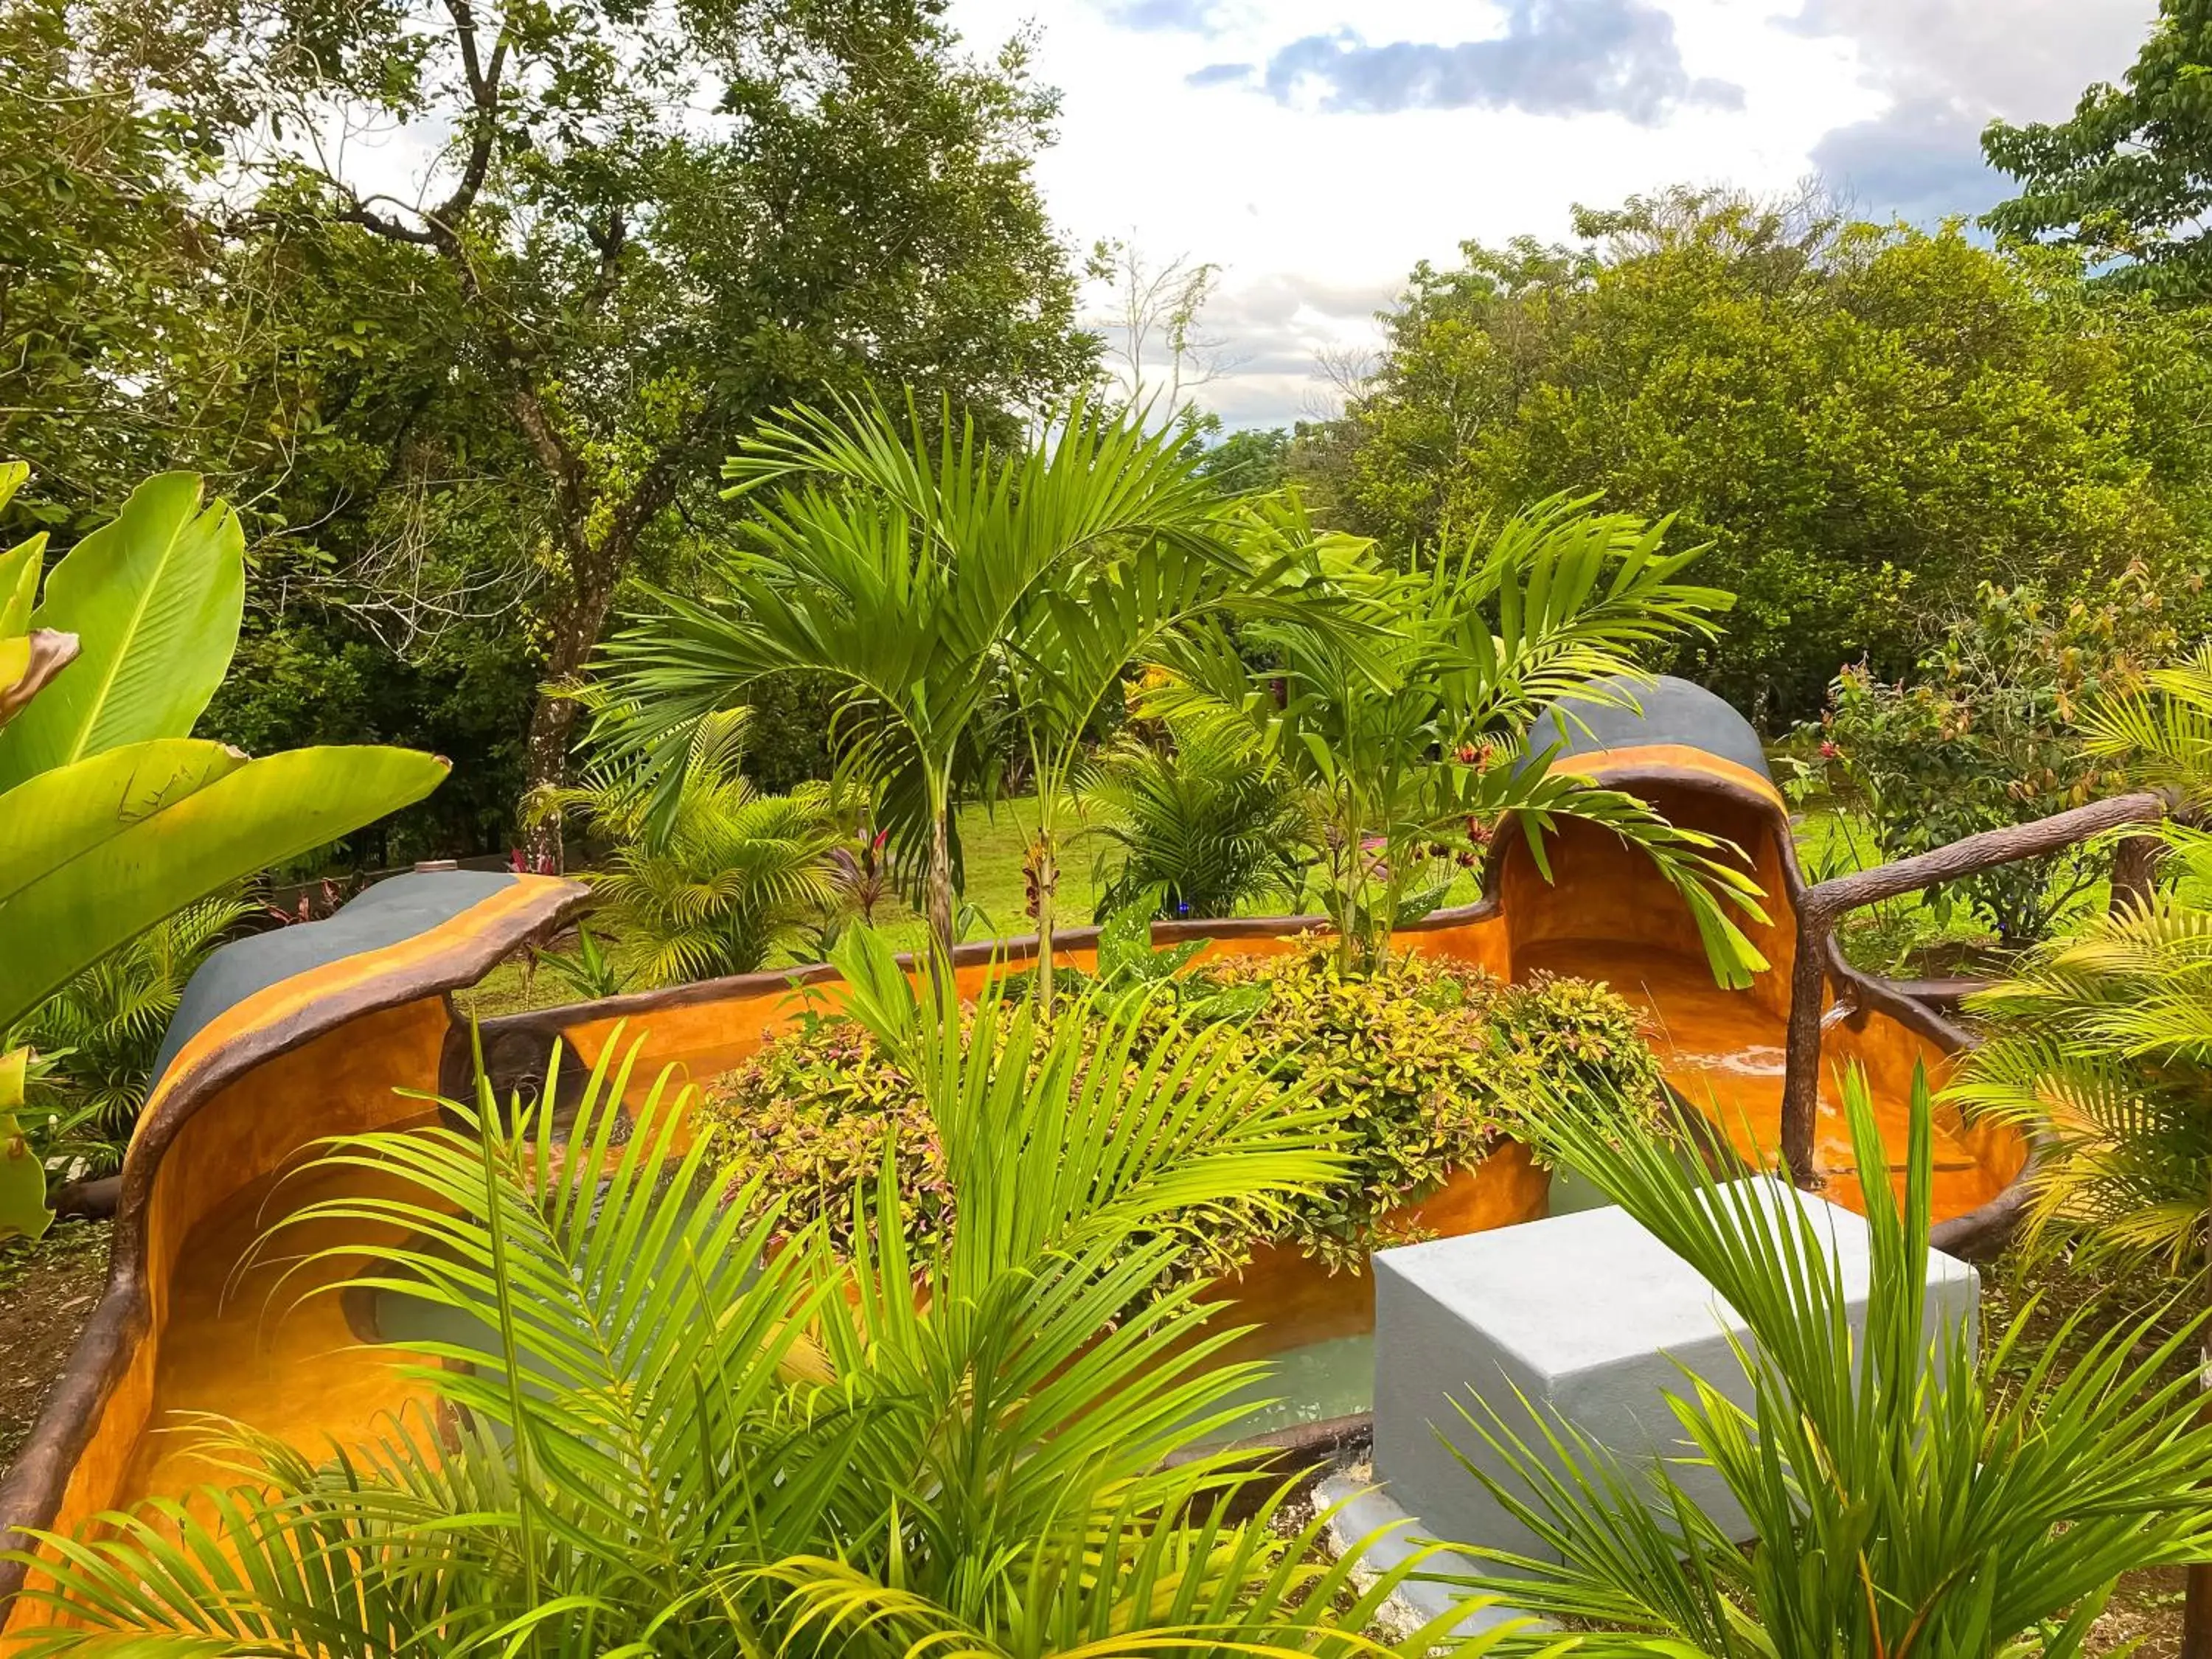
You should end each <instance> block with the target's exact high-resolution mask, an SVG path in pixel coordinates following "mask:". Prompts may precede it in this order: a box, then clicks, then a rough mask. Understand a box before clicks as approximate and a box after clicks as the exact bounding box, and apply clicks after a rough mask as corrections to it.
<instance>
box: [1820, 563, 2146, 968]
mask: <svg viewBox="0 0 2212 1659" xmlns="http://www.w3.org/2000/svg"><path fill="white" fill-rule="evenodd" d="M2176 643H2177V635H2176V630H2175V629H2174V626H2173V623H2172V613H2171V611H2170V609H2169V607H2168V606H2167V605H2166V603H2165V602H2164V600H2163V599H2162V597H2161V595H2160V592H2159V591H2158V589H2157V587H2156V586H2154V584H2153V582H2152V580H2151V579H2150V576H2149V574H2148V573H2147V572H2145V571H2143V570H2142V569H2141V568H2130V569H2129V570H2127V571H2125V572H2124V573H2122V574H2121V575H2120V576H2119V577H2118V578H2117V579H2116V580H2113V581H2112V582H2111V583H2110V584H2108V585H2106V586H2104V587H2103V588H2102V589H2101V591H2098V592H2093V593H2092V594H2090V595H2088V596H2087V597H2084V598H2081V599H2074V600H2071V601H2066V600H2057V599H2052V598H2051V597H2050V596H2049V595H2048V594H2047V593H2046V592H2045V591H2044V590H2043V589H2041V588H2040V587H2039V586H2036V585H2034V584H2027V585H2023V586H2020V587H2016V588H2003V587H1996V586H1984V587H1983V588H1982V590H1981V592H1979V593H1978V595H1976V598H1975V603H1974V605H1973V607H1972V609H1971V610H1970V611H1967V612H1966V614H1964V615H1963V616H1961V617H1958V618H1957V619H1956V620H1954V622H1953V623H1951V624H1950V625H1949V627H1948V628H1947V629H1946V630H1945V632H1944V635H1943V639H1942V644H1941V646H1940V647H1937V648H1936V650H1934V651H1932V652H1931V653H1929V654H1928V655H1926V656H1924V657H1923V659H1921V661H1920V664H1919V668H1918V671H1917V674H1916V675H1915V677H1914V678H1912V679H1911V680H1910V681H1905V682H1900V683H1898V684H1886V683H1884V682H1882V681H1881V680H1878V679H1877V678H1875V676H1874V674H1873V672H1872V671H1870V670H1869V669H1868V668H1866V667H1864V666H1861V667H1857V668H1847V669H1845V670H1844V672H1843V673H1842V675H1841V676H1839V677H1838V679H1837V681H1836V683H1835V685H1834V687H1833V689H1832V693H1831V702H1830V707H1829V709H1828V712H1827V713H1826V715H1824V716H1823V717H1822V720H1821V722H1820V732H1819V738H1820V745H1819V749H1818V750H1817V753H1818V755H1819V757H1820V764H1821V768H1822V769H1823V770H1825V771H1826V772H1827V773H1828V774H1829V775H1830V793H1832V795H1834V796H1835V797H1836V798H1838V799H1844V800H1856V801H1857V802H1858V803H1860V804H1862V805H1863V806H1864V807H1865V809H1866V811H1867V813H1868V815H1869V818H1870V819H1871V822H1872V824H1873V827H1874V834H1875V843H1876V845H1877V846H1878V848H1880V851H1881V855H1882V857H1883V858H1886V859H1898V858H1905V857H1908V856H1910V855H1911V854H1916V853H1925V852H1929V851H1932V850H1933V849H1934V848H1938V847H1942V846H1944V845H1946V844H1948V842H1954V841H1957V840H1959V839H1960V838H1961V837H1962V836H1969V835H1973V834H1976V833H1978V832H1979V831H1981V830H1984V829H1998V828H2001V827H2002V826H2003V825H2006V824H2011V823H2025V822H2027V821H2028V820H2029V819H2033V818H2039V817H2047V816H2049V815H2050V814H2051V813H2053V812H2061V811H2065V810H2067V809H2068V808H2069V807H2074V806H2080V805H2083V804H2084V803H2086V802H2087V801H2089V800H2091V799H2095V798H2097V797H2099V796H2102V795H2106V794H2112V793H2118V790H2119V789H2120V787H2122V786H2123V785H2124V782H2125V774H2124V771H2123V769H2122V768H2121V767H2120V765H2119V764H2118V763H2116V762H2115V761H2114V760H2113V759H2112V757H2107V756H2100V755H2099V754H2096V753H2094V752H2093V751H2092V750H2090V749H2089V748H2088V747H2087V746H2085V745H2084V744H2083V743H2082V741H2081V733H2080V730H2079V727H2078V726H2077V724H2076V722H2077V720H2078V719H2079V717H2080V716H2081V714H2082V713H2083V712H2084V711H2085V710H2086V709H2087V708H2088V707H2090V706H2091V705H2092V704H2093V702H2096V701H2097V700H2099V699H2100V698H2104V697H2111V696H2119V695H2122V694H2124V693H2126V692H2129V691H2130V690H2140V689H2141V688H2142V686H2143V684H2145V676H2146V674H2147V673H2148V671H2150V670H2151V669H2152V668H2154V666H2155V665H2157V664H2159V663H2160V662H2161V661H2162V660H2164V659H2166V657H2167V656H2169V655H2170V654H2171V653H2172V652H2173V650H2174V648H2175V646H2176ZM2105 862H2106V855H2105V854H2103V853H2102V852H2101V851H2099V850H2095V849H2090V848H2075V849H2072V850H2069V851H2067V852H2063V853H2056V854H2050V855H2049V856H2047V857H2044V858H2038V859H2023V860H2020V861H2018V862H2017V863H2014V864H2008V865H2002V866H1998V867H1997V868H1996V869H1994V870H1990V871H1985V872H1983V873H1982V874H1980V875H1978V876H1970V877H1967V878H1965V879H1964V880H1962V881H1960V882H1957V883H1955V884H1948V885H1947V886H1946V887H1943V888H1939V889H1936V890H1935V891H1934V892H1933V893H1932V894H1931V895H1930V902H1931V904H1932V905H1933V907H1934V909H1935V912H1936V921H1937V922H1938V923H1939V925H1940V924H1941V923H1942V921H1945V920H1946V919H1947V915H1948V909H1949V907H1950V906H1951V904H1952V903H1953V902H1954V894H1955V897H1956V899H1957V900H1958V901H1960V902H1964V903H1966V905H1968V906H1970V907H1972V909H1973V910H1975V911H1976V912H1977V913H1978V914H1979V915H1982V916H1984V917H1986V918H1987V919H1988V921H1989V922H1990V925H1992V926H1993V927H1996V931H1997V936H1998V939H1999V941H2000V943H2001V944H2002V945H2005V946H2008V947H2011V948H2018V947H2019V946H2021V945H2026V944H2027V943H2029V942H2030V941H2032V940H2034V939H2040V938H2042V937H2043V936H2044V935H2045V934H2046V933H2049V932H2050V930H2051V927H2052V926H2053V925H2054V924H2055V923H2056V922H2057V920H2058V919H2059V918H2060V917H2061V916H2062V915H2064V914H2065V913H2066V911H2067V909H2068V908H2069V905H2071V904H2072V902H2074V901H2075V899H2077V898H2078V897H2079V896H2080V895H2081V893H2082V892H2084V891H2085V890H2087V889H2088V888H2089V887H2091V886H2092V885H2093V884H2094V883H2096V882H2097V880H2098V879H2099V878H2100V877H2101V876H2102V874H2103V873H2104V868H2103V866H2104V865H2105Z"/></svg>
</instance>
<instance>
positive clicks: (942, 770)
mask: <svg viewBox="0 0 2212 1659" xmlns="http://www.w3.org/2000/svg"><path fill="white" fill-rule="evenodd" d="M940 425H941V432H940V433H939V435H937V436H934V437H933V435H932V434H931V431H930V428H929V426H928V423H927V422H925V421H924V420H923V418H922V415H921V410H920V409H919V408H917V407H916V406H915V404H914V402H913V401H912V399H911V398H909V400H908V404H907V407H906V410H905V412H904V416H903V418H901V417H897V416H893V415H892V414H891V412H890V410H886V409H885V408H884V406H883V405H882V404H878V403H868V404H845V403H840V404H837V405H836V407H835V409H834V410H827V411H824V410H810V409H799V410H793V411H792V412H791V413H789V414H788V415H787V416H785V417H784V419H783V420H782V421H781V422H780V423H776V424H772V425H769V426H767V427H764V428H762V429H761V431H760V432H759V433H757V435H755V436H754V437H752V438H750V439H749V440H748V441H747V442H746V443H745V445H744V447H743V448H742V449H741V450H740V451H739V453H738V454H737V455H735V456H733V457H732V459H731V460H730V462H729V464H728V465H727V466H726V468H725V476H726V477H728V478H730V479H731V480H732V488H731V489H730V491H729V494H730V495H732V496H733V497H737V498H741V499H743V500H744V501H745V502H746V503H747V505H748V506H749V507H750V509H751V513H750V518H749V519H748V520H747V521H746V524H745V526H744V532H743V533H744V544H743V545H741V546H740V547H739V548H738V549H737V550H734V551H733V552H732V554H731V555H730V556H728V558H727V559H726V562H725V563H724V565H723V567H722V568H721V570H720V576H721V578H722V580H723V582H724V583H725V585H726V588H727V590H728V594H729V599H728V602H727V603H726V604H722V603H711V602H707V601H702V600H699V599H689V598H683V597H678V596H675V595H670V594H663V595H660V596H659V599H660V600H661V603H662V605H663V606H664V608H665V615H661V616H656V617H651V618H649V619H641V620H640V621H639V622H638V623H636V624H635V625H634V626H633V627H631V628H630V629H628V630H626V631H625V632H624V633H623V635H621V636H620V637H619V638H617V640H616V641H613V642H612V643H611V645H610V646H609V647H607V651H606V655H607V658H608V659H609V661H610V664H611V673H610V680H611V684H614V685H615V686H617V688H618V689H619V692H620V695H621V696H623V697H624V698H625V699H627V700H629V702H633V703H635V705H636V706H637V708H639V710H640V711H641V716H642V719H641V722H640V723H639V724H638V725H637V726H636V727H635V729H634V730H633V731H632V732H629V733H628V734H627V735H625V736H624V737H623V738H622V741H623V742H624V743H626V744H628V745H629V748H630V749H631V750H632V751H633V752H636V753H639V754H641V755H642V756H644V757H646V758H645V764H646V765H647V768H648V769H649V770H651V771H652V772H653V774H654V775H656V777H657V778H658V779H659V781H660V783H661V785H662V787H663V789H664V794H663V796H662V802H663V808H664V811H665V805H666V802H667V799H669V797H668V795H667V793H665V792H666V791H667V790H669V789H671V788H672V778H673V776H674V774H675V771H676V769H677V768H678V764H679V757H680V750H681V743H682V735H681V734H683V733H684V732H686V731H687V730H688V729H689V727H690V725H691V723H693V722H695V721H696V720H697V719H698V718H699V717H700V716H701V715H702V714H706V713H708V712H709V711H711V710H714V709H717V708H726V707H729V706H731V705H732V703H733V702H737V701H738V700H741V699H742V698H743V697H744V695H745V689H746V688H747V687H748V686H750V685H752V684H757V682H759V681H760V680H762V679H763V678H769V677H771V676H781V675H793V674H806V675H811V676H818V677H823V678H827V679H828V680H829V681H830V682H831V683H833V684H836V685H838V686H840V687H841V688H842V696H841V701H840V703H839V707H838V710H837V719H836V727H835V739H836V745H837V747H838V750H839V751H840V755H841V764H842V766H844V767H845V768H846V769H848V771H849V772H850V773H851V774H852V775H854V776H857V777H860V778H861V779H863V780H865V781H867V782H868V783H869V784H870V785H872V787H874V788H875V789H876V790H877V810H878V815H879V819H880V822H881V823H883V824H884V827H885V828H886V829H889V830H890V833H891V836H892V841H893V842H894V845H895V848H896V850H897V851H898V852H899V853H900V854H902V858H903V859H904V860H905V861H906V862H908V864H909V865H911V866H915V867H918V868H920V869H921V871H922V872H924V882H923V884H924V889H925V905H924V908H925V910H926V912H927V917H928V920H929V925H930V928H931V932H932V934H933V939H934V940H935V942H936V945H937V947H938V948H939V951H950V950H951V945H952V942H953V938H954V927H955V905H956V893H955V888H956V879H955V869H956V860H957V849H956V847H955V844H954V829H953V822H952V812H951V808H952V799H953V792H954V787H955V785H956V782H957V781H958V779H959V777H960V776H961V775H962V773H963V770H964V769H973V768H975V766H976V765H977V764H978V762H979V757H980V756H981V752H982V750H983V747H984V744H985V740H986V738H985V734H986V728H987V726H988V725H989V724H990V723H991V722H992V721H993V720H994V717H996V716H998V715H999V714H1000V713H1001V712H1002V711H1003V710H1004V709H1005V708H1006V706H1007V699H1008V697H1009V696H1010V694H1011V699H1012V709H1013V710H1014V712H1015V714H1017V715H1018V718H1019V719H1020V720H1021V721H1022V730H1023V734H1024V737H1023V741H1024V744H1025V745H1026V747H1027V748H1028V749H1029V750H1030V763H1031V771H1032V775H1033V776H1034V778H1035V781H1036V809H1035V810H1036V817H1037V830H1036V852H1035V854H1034V855H1033V857H1034V860H1035V862H1036V864H1037V866H1038V867H1039V868H1040V869H1042V871H1043V872H1045V879H1044V881H1043V882H1042V895H1041V899H1042V907H1041V913H1040V915H1039V918H1038V921H1039V929H1040V932H1041V933H1043V934H1045V935H1046V936H1047V940H1048V939H1049V935H1050V933H1051V929H1052V889H1053V886H1054V883H1053V881H1052V880H1051V872H1053V871H1054V870H1055V869H1056V841H1057V829H1056V817H1057V813H1058V812H1059V811H1060V803H1061V801H1062V799H1063V797H1064V793H1065V788H1066V778H1067V775H1068V774H1069V772H1070V771H1071V770H1072V769H1073V764H1074V756H1075V753H1076V750H1077V749H1078V746H1079V743H1080V739H1081V736H1082V733H1083V732H1084V729H1085V726H1087V725H1088V724H1089V723H1090V721H1091V717H1092V716H1093V714H1095V713H1096V711H1097V708H1098V706H1099V703H1100V702H1101V701H1102V700H1103V698H1104V697H1105V696H1108V695H1109V694H1110V693H1112V692H1113V691H1114V690H1116V688H1117V687H1118V684H1119V676H1120V673H1121V669H1122V667H1123V666H1124V665H1126V664H1127V662H1128V661H1129V660H1130V659H1131V658H1132V657H1133V655H1136V654H1139V653H1141V652H1142V651H1144V650H1145V649H1146V647H1147V644H1148V642H1149V641H1152V640H1154V639H1156V638H1158V637H1159V636H1160V635H1162V634H1163V633H1164V632H1166V631H1170V630H1172V629H1175V628H1176V627H1178V626H1180V625H1181V624H1182V621H1183V620H1184V618H1185V617H1188V615H1189V614H1190V613H1191V611H1193V610H1194V609H1197V608H1202V607H1204V606H1206V605H1209V604H1211V603H1212V602H1213V601H1214V600H1215V599H1216V598H1217V597H1218V589H1219V586H1220V583H1221V580H1222V579H1220V578H1218V577H1217V576H1216V575H1215V574H1212V573H1214V572H1216V571H1217V570H1218V569H1221V568H1224V567H1222V566H1221V565H1220V564H1219V561H1220V560H1221V558H1222V556H1223V553H1224V544H1223V543H1222V540H1221V538H1220V536H1219V533H1218V520H1219V519H1220V516H1221V514H1222V513H1224V511H1225V507H1224V505H1223V503H1222V501H1221V499H1220V498H1219V496H1218V495H1217V494H1216V493H1215V492H1214V491H1213V490H1212V489H1211V488H1210V486H1209V485H1208V484H1207V483H1206V481H1205V480H1204V479H1202V478H1201V477H1198V476H1197V474H1196V472H1195V470H1194V469H1195V461H1194V459H1193V458H1192V457H1190V456H1188V454H1186V453H1184V451H1183V449H1182V447H1181V446H1179V445H1178V444H1177V443H1176V441H1175V439H1174V435H1173V434H1172V432H1170V431H1161V432H1157V433H1147V432H1146V430H1145V428H1144V427H1143V425H1142V422H1141V421H1140V420H1139V418H1137V417H1136V416H1114V415H1109V414H1105V413H1102V412H1100V411H1099V410H1094V409H1091V408H1088V407H1085V406H1083V405H1078V406H1076V407H1075V408H1073V409H1072V410H1068V411H1066V413H1065V415H1064V416H1062V417H1061V418H1059V419H1057V420H1056V421H1054V422H1052V423H1051V425H1050V426H1049V428H1048V435H1047V436H1046V437H1045V438H1044V439H1043V440H1042V441H1040V442H1039V443H1037V444H1036V445H1035V446H1034V447H1031V448H1030V449H1029V450H1027V451H1026V452H1025V453H1020V454H1010V453H1005V452H1003V451H1001V450H1000V449H998V448H996V447H994V446H993V445H991V444H989V443H988V442H986V441H983V440H981V438H979V436H978V435H977V434H976V431H975V423H974V421H973V420H972V418H970V419H963V420H962V421H958V422H955V421H954V420H953V419H952V417H951V411H950V409H949V408H947V409H945V410H943V411H942V413H941V419H940ZM1044 959H1045V960H1047V961H1049V951H1047V952H1046V954H1045V957H1044Z"/></svg>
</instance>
